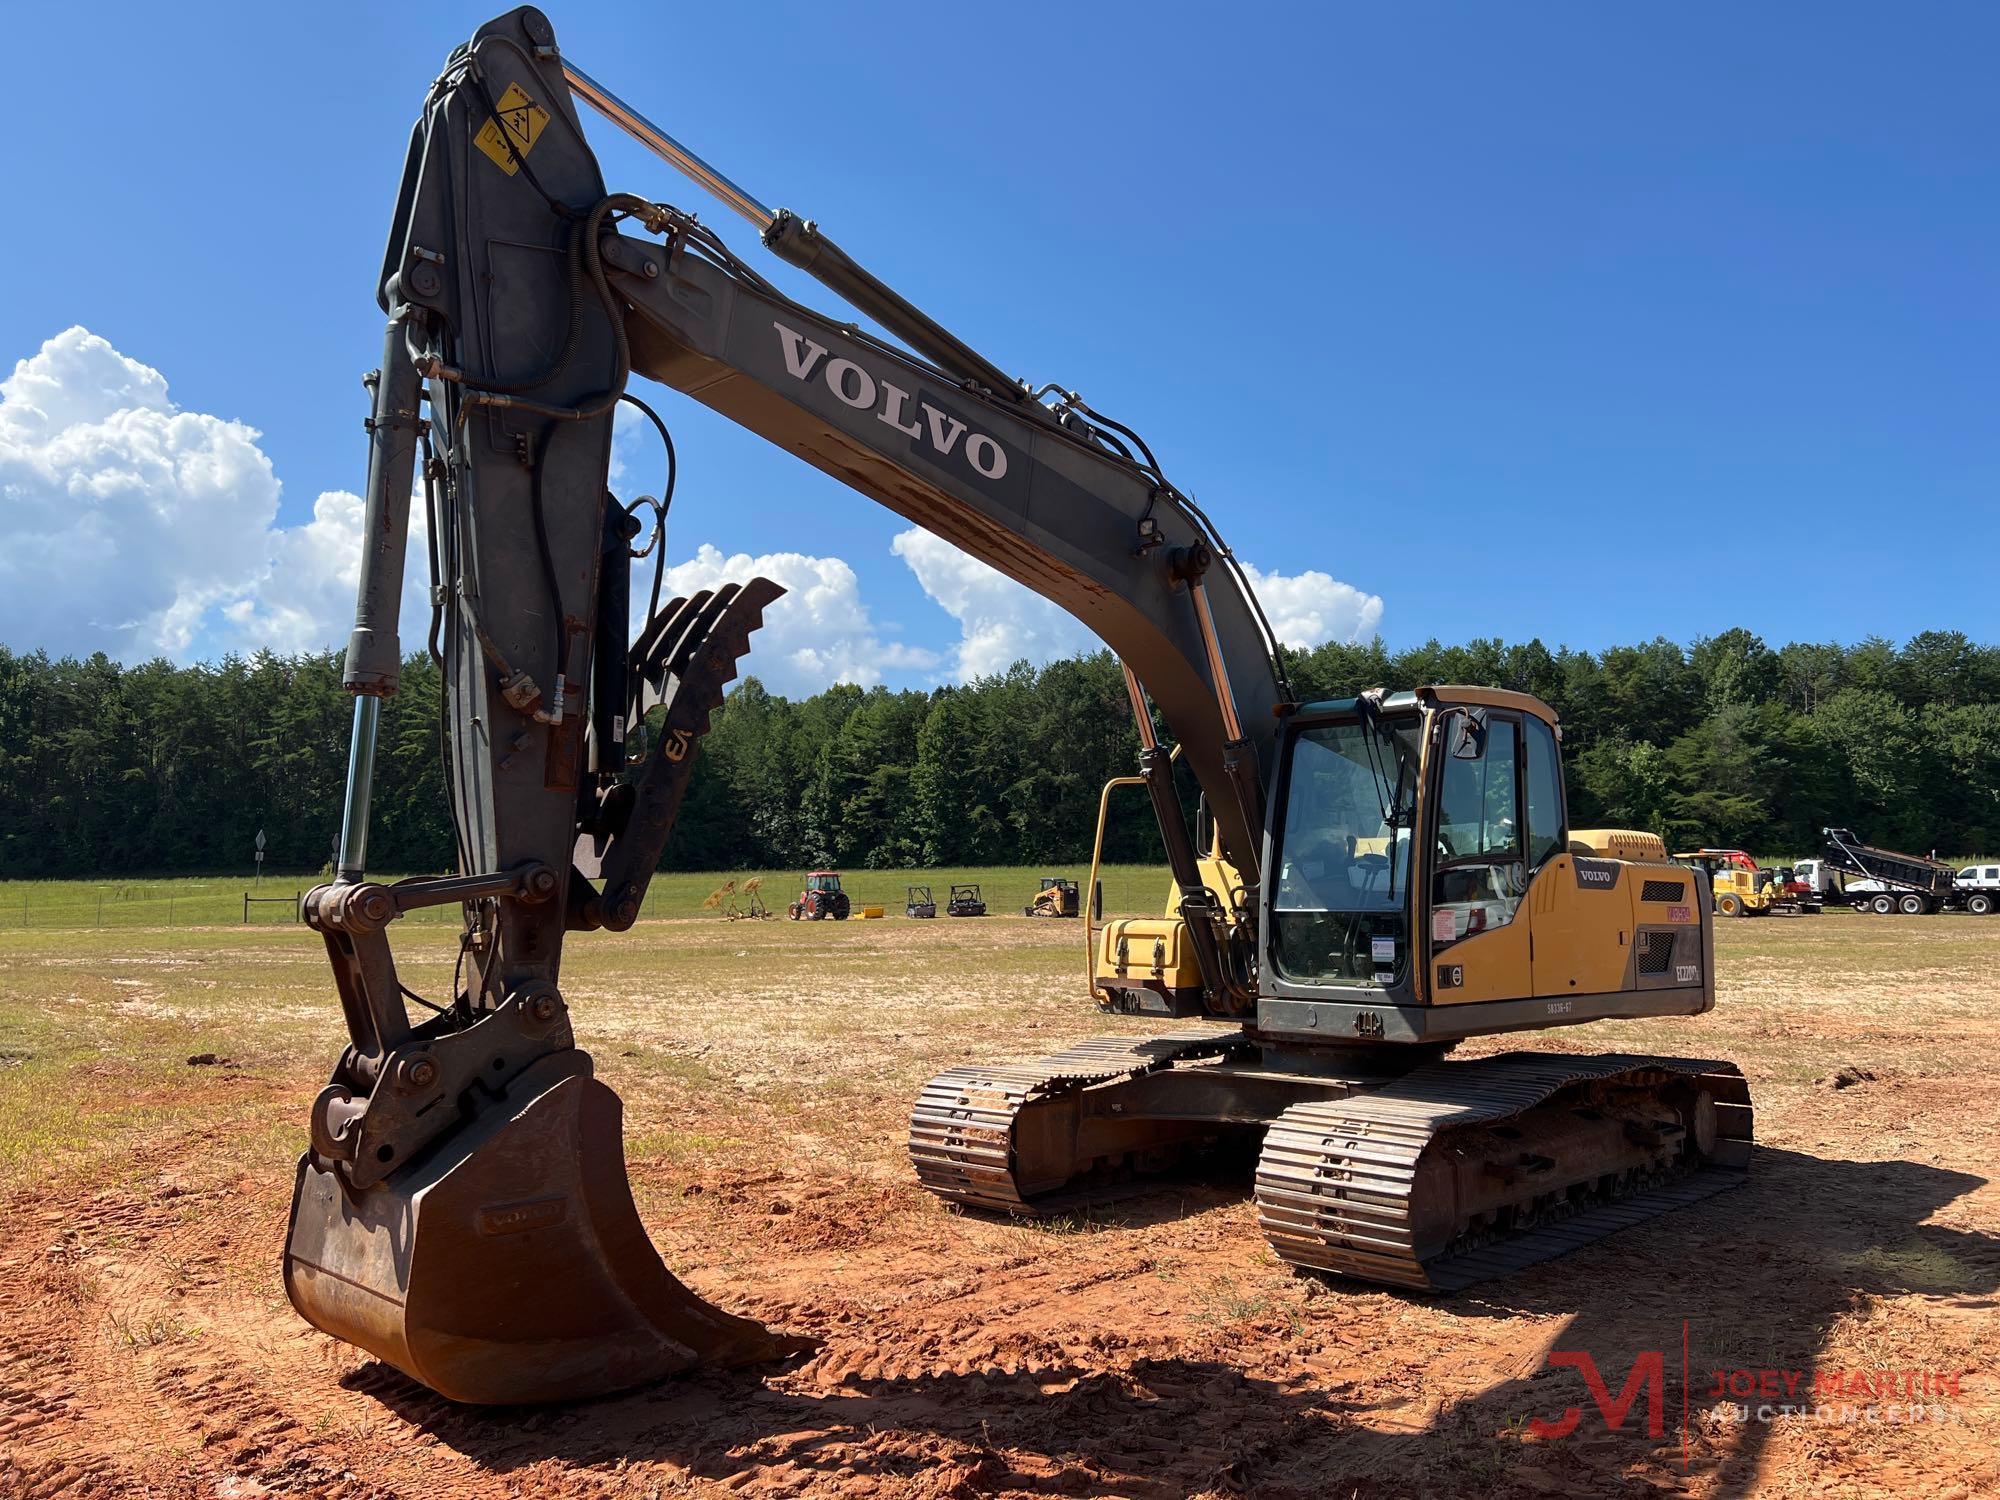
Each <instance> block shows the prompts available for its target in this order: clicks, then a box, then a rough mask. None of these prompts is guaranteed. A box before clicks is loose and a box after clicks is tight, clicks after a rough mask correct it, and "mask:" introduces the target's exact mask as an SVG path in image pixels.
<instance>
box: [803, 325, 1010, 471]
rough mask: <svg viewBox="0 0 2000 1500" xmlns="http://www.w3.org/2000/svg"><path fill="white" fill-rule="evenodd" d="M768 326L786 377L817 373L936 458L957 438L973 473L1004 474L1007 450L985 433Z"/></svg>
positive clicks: (848, 402)
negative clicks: (920, 443) (780, 350)
mask: <svg viewBox="0 0 2000 1500" xmlns="http://www.w3.org/2000/svg"><path fill="white" fill-rule="evenodd" d="M771 326H772V327H773V328H775V329H776V330H777V331H778V343H779V345H780V347H782V348H783V349H784V351H785V373H786V374H788V375H790V376H791V377H792V379H794V380H811V379H812V378H813V375H814V374H815V373H817V374H818V375H819V376H820V378H821V379H822V380H824V381H825V382H826V388H827V389H828V390H830V391H832V392H833V394H834V397H835V399H836V400H838V401H840V402H841V404H842V405H845V406H851V407H853V408H854V409H855V410H856V411H868V410H871V409H872V410H873V411H874V413H875V420H876V421H878V422H880V423H881V424H882V425H883V426H885V427H893V428H895V429H896V431H898V432H900V433H904V434H905V435H907V436H909V437H913V438H922V439H923V440H924V441H925V442H927V443H929V444H930V446H931V448H932V449H933V450H935V451H936V453H937V454H938V456H939V457H940V458H949V457H951V452H952V449H954V448H956V447H957V446H958V445H959V441H960V440H961V439H963V440H964V443H965V461H966V462H967V463H969V464H971V465H972V467H973V469H974V470H975V471H976V472H977V473H979V474H981V475H983V476H984V477H985V478H987V479H1001V478H1004V477H1006V473H1007V450H1006V449H1005V448H1002V447H1001V446H1000V445H999V443H997V442H995V441H994V440H993V439H992V438H990V437H988V436H987V435H986V434H985V433H983V432H978V431H975V430H974V429H972V428H970V427H967V426H966V425H965V423H963V422H961V421H960V420H959V419H958V418H957V417H954V416H952V415H950V414H949V413H947V412H941V411H939V410H938V409H937V408H936V407H935V406H932V405H931V404H930V402H928V401H919V402H917V403H916V406H915V408H914V409H912V408H911V406H910V393H909V392H908V391H906V390H903V389H902V388H901V387H899V386H894V385H891V384H890V383H889V382H888V381H887V380H877V379H876V378H875V377H874V376H873V375H871V374H869V373H868V371H866V370H865V369H863V368H862V367H861V366H860V365H858V364H856V363H855V362H854V361H853V360H851V359H827V357H826V356H827V348H826V345H824V344H816V343H814V342H813V341H812V340H811V339H809V338H807V337H806V336H805V335H804V334H802V333H800V332H799V331H798V330H797V329H795V328H787V327H786V326H785V325H784V324H783V323H780V322H777V321H776V320H773V321H772V323H771ZM822 361H823V363H822ZM919 417H921V420H919Z"/></svg>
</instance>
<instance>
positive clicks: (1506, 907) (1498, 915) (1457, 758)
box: [1430, 709, 1527, 948]
mask: <svg viewBox="0 0 2000 1500" xmlns="http://www.w3.org/2000/svg"><path fill="white" fill-rule="evenodd" d="M1441 733H1442V736H1443V738H1442V740H1441V742H1440V744H1439V751H1440V757H1441V760H1442V769H1441V770H1440V771H1439V773H1438V822H1437V852H1436V863H1435V865H1434V866H1433V867H1432V869H1433V873H1432V876H1431V934H1430V935H1431V944H1432V946H1433V947H1434V948H1437V947H1443V946H1445V945H1446V944H1450V943H1455V942H1458V941H1459V940H1461V939H1463V938H1468V937H1473V936H1475V935H1477V934H1478V933H1481V932H1486V931H1489V930H1490V929H1492V928H1495V927H1504V926H1506V925H1507V924H1508V923H1509V922H1511V921H1513V920H1514V912H1515V909H1516V908H1517V907H1518V906H1519V905H1520V903H1521V893H1522V891H1523V890H1525V889H1526V887H1527V873H1526V868H1525V866H1524V865H1523V863H1522V861H1523V856H1524V853H1525V848H1524V843H1523V833H1522V826H1521V825H1522V817H1521V806H1520V762H1521V733H1520V726H1519V725H1518V724H1517V723H1516V722H1515V721H1514V720H1513V719H1511V718H1500V717H1498V716H1494V715H1489V714H1487V713H1485V712H1484V711H1481V710H1466V709H1457V710H1454V711H1453V712H1451V713H1450V714H1447V715H1446V716H1445V718H1444V720H1443V724H1442V729H1441Z"/></svg>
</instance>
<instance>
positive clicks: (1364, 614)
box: [1243, 562, 1382, 651]
mask: <svg viewBox="0 0 2000 1500" xmlns="http://www.w3.org/2000/svg"><path fill="white" fill-rule="evenodd" d="M1243 571H1244V573H1245V575H1247V576H1248V578H1249V579H1250V587H1251V588H1253V589H1254V590H1256V593H1257V602H1258V603H1260V604H1262V605H1263V606H1264V615H1265V617H1266V618H1267V619H1269V620H1270V622H1271V631H1272V633H1273V634H1274V635H1276V636H1277V637H1278V639H1279V640H1281V641H1283V642H1284V643H1285V644H1286V645H1287V646H1290V647H1292V648H1293V649H1294V650H1296V651H1306V650H1310V649H1311V648H1312V647H1314V646H1318V645H1323V644H1324V643H1325V642H1327V641H1340V642H1342V643H1344V644H1346V645H1350V646H1351V645H1358V644H1360V643H1361V642H1363V641H1372V640H1373V639H1374V638H1375V636H1376V633H1377V632H1378V631H1380V629H1381V628H1382V597H1381V595H1379V594H1364V593H1362V592H1361V590H1360V589H1358V588H1356V587H1354V585H1353V584H1351V583H1342V582H1341V581H1340V580H1339V579H1338V578H1334V577H1332V576H1330V575H1329V574H1326V573H1322V572H1320V571H1319V570H1318V569H1316V568H1309V569H1307V570H1306V571H1305V572H1303V573H1295V574H1292V575H1290V576H1289V577H1288V576H1286V575H1285V574H1283V573H1266V572H1264V571H1263V570H1262V569H1261V568H1256V567H1253V566H1251V565H1250V564H1249V563H1247V562H1246V563H1244V564H1243Z"/></svg>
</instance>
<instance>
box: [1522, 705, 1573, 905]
mask: <svg viewBox="0 0 2000 1500" xmlns="http://www.w3.org/2000/svg"><path fill="white" fill-rule="evenodd" d="M1524 723H1525V724H1526V727H1527V749H1528V776H1527V781H1528V872H1529V873H1530V874H1533V873H1534V872H1535V871H1536V870H1539V869H1540V868H1541V867H1542V866H1543V865H1544V864H1546V863H1547V862H1548V861H1549V859H1550V857H1551V856H1553V855H1556V854H1559V853H1561V852H1562V849H1563V846H1564V843H1565V842H1566V839H1565V830H1564V828H1563V790H1562V759H1561V752H1560V751H1559V750H1558V749H1557V748H1556V735H1555V731H1554V730H1553V729H1551V728H1549V726H1548V725H1547V724H1546V723H1544V722H1543V721H1542V720H1540V719H1536V718H1529V719H1527V720H1525V721H1524Z"/></svg>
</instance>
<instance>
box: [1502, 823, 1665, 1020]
mask: <svg viewBox="0 0 2000 1500" xmlns="http://www.w3.org/2000/svg"><path fill="white" fill-rule="evenodd" d="M1637 868H1639V866H1636V865H1626V866H1624V868H1623V869H1621V870H1620V871H1619V878H1618V883H1617V884H1616V885H1614V886H1612V887H1611V888H1610V889H1609V890H1605V889H1602V888H1600V887H1596V886H1586V885H1585V884H1583V882H1581V881H1579V880H1578V879H1577V878H1576V871H1575V869H1574V856H1571V855H1567V854H1559V855H1557V856H1556V857H1555V858H1554V859H1552V860H1550V861H1549V862H1548V864H1546V865H1544V866H1543V867H1542V871H1541V873H1540V874H1539V875H1537V876H1536V877H1535V880H1534V883H1533V884H1532V885H1530V886H1529V887H1528V900H1527V902H1526V903H1524V904H1525V905H1527V906H1529V907H1531V908H1532V915H1531V918H1530V920H1531V921H1532V922H1533V923H1534V931H1535V973H1534V988H1533V990H1532V991H1530V993H1532V994H1535V995H1604V994H1610V993H1612V992H1613V991H1616V990H1621V989H1623V988H1624V987H1625V971H1626V968H1627V966H1628V965H1629V964H1630V963H1631V960H1632V931H1633V923H1632V890H1633V879H1632V876H1631V874H1630V872H1631V871H1632V870H1634V869H1637Z"/></svg>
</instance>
